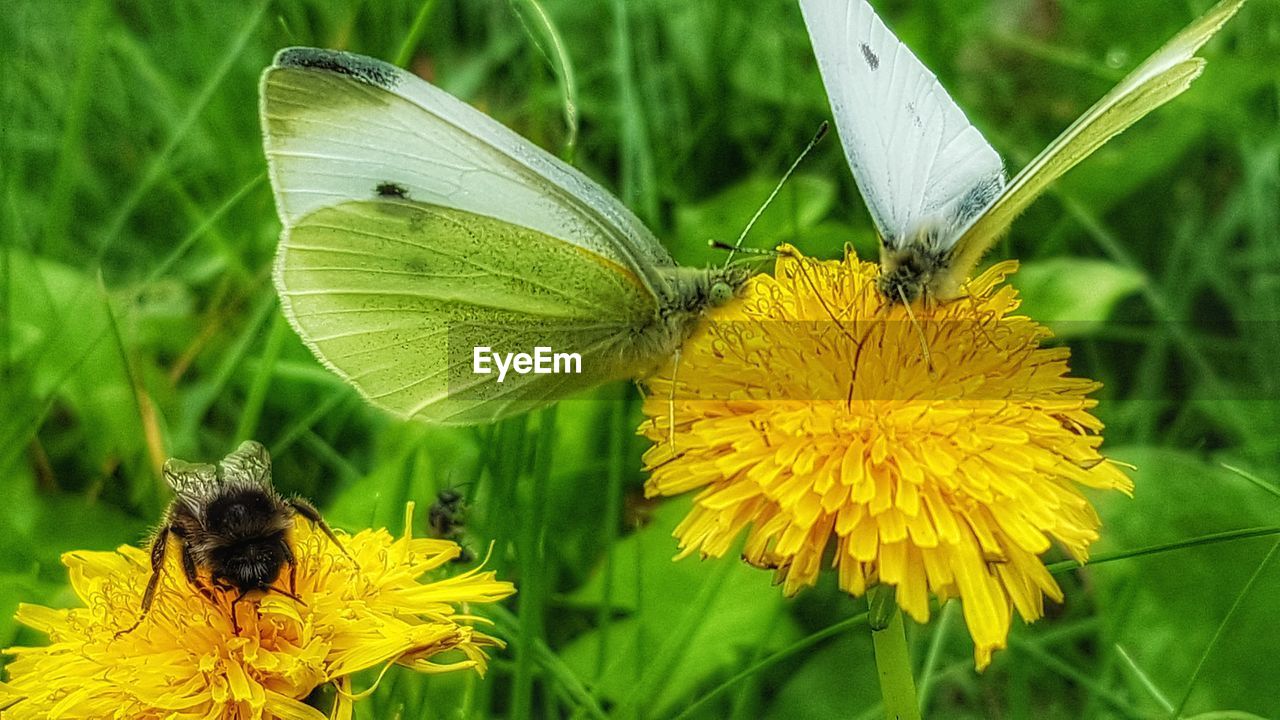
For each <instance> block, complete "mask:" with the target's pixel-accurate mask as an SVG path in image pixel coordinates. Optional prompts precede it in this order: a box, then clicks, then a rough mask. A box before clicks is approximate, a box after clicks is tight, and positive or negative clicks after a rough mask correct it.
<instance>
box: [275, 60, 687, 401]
mask: <svg viewBox="0 0 1280 720" xmlns="http://www.w3.org/2000/svg"><path fill="white" fill-rule="evenodd" d="M261 95H262V97H261V101H262V126H263V136H264V141H263V142H264V146H265V150H266V155H267V160H268V165H269V170H270V177H271V184H272V188H273V190H274V192H275V197H276V206H277V208H278V211H279V214H280V218H281V221H282V222H283V224H284V232H283V234H282V237H281V241H280V247H279V252H278V255H277V259H276V273H275V283H276V289H277V291H278V292H279V294H280V297H281V300H282V304H283V309H284V313H285V315H286V317H287V318H288V319H289V321H290V323H291V324H292V325H293V327H294V328H295V329H296V330H297V332H298V334H299V335H300V336H301V337H302V339H303V341H304V342H306V344H307V345H308V346H309V347H310V348H311V349H312V351H313V352H315V354H316V356H317V357H318V358H319V359H320V360H321V361H322V362H323V363H324V364H325V365H327V366H328V367H330V368H331V369H332V370H334V371H335V372H337V373H338V374H339V375H340V376H342V377H343V378H345V379H346V380H347V381H349V382H350V383H352V384H353V385H355V386H356V388H357V389H359V390H360V392H361V393H363V394H364V395H365V396H366V397H367V398H368V399H369V400H370V401H372V402H373V403H375V404H377V405H379V406H382V407H384V408H386V409H388V410H391V411H393V412H395V413H397V414H399V415H401V416H405V417H413V416H417V417H421V418H424V419H427V420H430V421H434V422H441V423H475V422H484V421H489V420H494V419H497V418H500V417H503V416H505V415H509V414H514V413H517V412H521V411H523V410H528V409H530V408H532V407H536V406H538V405H541V404H544V403H548V402H551V401H554V400H556V399H559V398H560V397H563V396H564V395H567V394H569V393H571V392H572V391H574V390H575V389H578V388H582V387H588V386H591V385H595V384H598V383H600V382H603V381H605V380H609V379H613V378H617V377H633V376H635V375H638V374H641V373H642V372H643V371H644V370H646V369H648V366H649V365H652V364H654V363H656V361H657V360H660V359H662V358H663V357H665V356H666V354H667V353H669V352H670V351H671V349H672V347H673V343H674V342H676V341H677V340H676V339H675V336H674V335H673V334H672V332H670V331H669V330H668V329H667V328H666V327H665V326H664V323H663V317H664V316H665V314H664V313H663V312H662V311H660V307H659V306H660V304H661V303H662V302H664V300H661V299H671V298H675V299H679V298H680V297H681V289H682V288H681V287H680V286H679V285H678V280H679V277H680V272H681V269H680V268H677V267H676V266H675V264H674V262H673V261H672V260H671V258H670V256H669V255H668V254H667V253H666V251H665V250H664V249H663V248H662V247H661V245H659V244H658V242H657V240H656V239H655V238H654V237H653V235H652V234H650V233H649V231H648V230H647V229H645V227H644V226H643V225H642V224H641V223H640V222H639V220H637V219H636V218H635V216H634V215H632V214H631V213H630V212H629V211H628V210H627V209H626V208H625V207H623V206H622V204H621V203H619V202H618V201H617V200H616V199H614V198H613V197H612V196H611V195H610V194H609V193H608V192H606V191H605V190H604V189H603V188H601V187H600V186H599V185H597V184H596V183H594V182H592V181H591V180H590V179H588V178H587V177H586V176H584V175H583V174H582V173H580V172H578V171H577V170H575V169H573V168H571V167H569V166H568V165H566V164H565V163H563V162H561V161H560V160H558V159H556V158H554V157H552V156H551V155H549V154H548V153H546V152H544V151H543V150H541V149H539V148H537V147H535V146H534V145H532V144H530V143H529V142H528V141H526V140H524V139H522V138H521V137H519V136H518V135H516V134H515V133H513V132H512V131H510V130H508V129H507V128H505V127H503V126H502V125H501V124H499V123H498V122H496V121H494V120H493V119H491V118H489V117H488V116H486V115H484V114H483V113H481V112H479V111H478V110H475V109H474V108H472V107H470V106H468V105H467V104H465V103H463V102H461V101H460V100H457V99H455V98H454V97H452V96H451V95H449V94H448V93H446V92H444V91H443V90H440V89H438V88H436V87H433V86H432V85H430V84H428V83H427V82H425V81H424V80H421V79H419V78H418V77H416V76H414V75H412V74H409V73H407V72H405V71H403V70H400V69H399V68H396V67H393V66H391V65H387V64H386V63H383V62H380V61H378V60H373V59H371V58H365V57H361V56H358V55H352V54H349V53H342V52H335V51H330V50H316V49H310V48H291V49H287V50H283V51H281V52H280V53H279V54H277V56H276V60H275V63H274V64H273V65H272V66H271V67H270V68H268V69H267V70H266V72H265V73H264V74H263V79H262V87H261ZM476 347H488V348H490V351H489V352H491V353H495V354H498V355H499V356H501V355H503V354H505V353H534V352H536V349H537V348H538V347H543V348H549V350H548V352H551V353H564V354H576V355H578V356H579V358H580V360H579V362H580V363H581V368H580V372H578V373H573V372H572V369H570V370H567V371H564V370H563V369H562V371H561V372H556V373H547V374H543V373H536V372H535V373H531V374H527V375H520V374H516V373H514V372H512V373H509V374H508V375H507V376H506V377H503V378H502V379H501V382H499V378H498V372H497V371H496V368H495V369H494V370H495V371H494V372H491V373H489V374H484V373H476V372H475V368H474V362H475V358H474V356H473V353H474V352H475V348H476ZM565 362H566V363H569V362H571V361H570V360H568V359H566V360H565ZM491 367H492V366H491Z"/></svg>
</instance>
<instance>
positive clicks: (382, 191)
mask: <svg viewBox="0 0 1280 720" xmlns="http://www.w3.org/2000/svg"><path fill="white" fill-rule="evenodd" d="M373 192H374V194H375V195H377V196H378V197H383V198H401V199H407V198H408V197H409V190H408V189H407V188H405V186H403V185H401V184H400V183H394V182H390V181H383V182H380V183H378V184H377V186H376V187H374V188H373Z"/></svg>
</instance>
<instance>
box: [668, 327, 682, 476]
mask: <svg viewBox="0 0 1280 720" xmlns="http://www.w3.org/2000/svg"><path fill="white" fill-rule="evenodd" d="M679 374H680V348H678V347H677V348H676V361H675V364H674V365H673V366H672V368H671V391H670V392H668V393H667V446H668V447H670V448H671V451H672V452H675V449H676V376H677V375H679Z"/></svg>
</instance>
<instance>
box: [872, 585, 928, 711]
mask: <svg viewBox="0 0 1280 720" xmlns="http://www.w3.org/2000/svg"><path fill="white" fill-rule="evenodd" d="M872 592H873V593H874V595H873V597H872V600H871V602H872V607H873V611H872V615H880V616H881V617H884V618H885V621H886V622H884V623H874V622H873V623H872V624H871V643H872V645H874V646H875V651H876V673H877V674H878V675H879V676H880V695H881V696H882V697H883V698H884V716H885V718H887V720H920V706H919V704H918V703H917V702H916V683H915V679H914V678H913V677H912V676H911V656H910V655H909V654H908V652H907V633H906V630H905V629H904V628H903V625H902V611H900V610H898V607H897V604H896V603H894V600H893V589H892V588H889V587H885V586H881V587H880V588H878V589H877V590H874V591H872ZM877 606H880V607H879V608H877ZM886 606H887V607H886ZM881 608H883V609H885V610H888V612H883V611H882V612H876V610H877V609H881Z"/></svg>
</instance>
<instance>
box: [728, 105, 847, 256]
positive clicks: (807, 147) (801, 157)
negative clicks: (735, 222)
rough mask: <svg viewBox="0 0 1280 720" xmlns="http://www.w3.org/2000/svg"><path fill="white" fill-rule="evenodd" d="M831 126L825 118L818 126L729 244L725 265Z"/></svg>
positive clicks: (739, 249)
mask: <svg viewBox="0 0 1280 720" xmlns="http://www.w3.org/2000/svg"><path fill="white" fill-rule="evenodd" d="M830 128H831V123H829V122H827V121H826V120H823V121H822V124H821V125H819V126H818V132H816V133H814V134H813V138H812V139H811V140H809V144H808V145H805V146H804V150H802V151H800V154H799V155H798V156H796V159H795V161H794V162H792V163H791V167H789V168H787V171H786V172H785V173H783V174H782V179H781V180H779V181H778V184H777V185H775V186H774V187H773V192H771V193H769V197H767V198H765V201H764V204H762V205H761V206H760V209H758V210H756V214H755V215H752V216H751V221H750V222H748V223H747V226H746V227H744V228H742V233H741V234H739V235H738V240H737V241H736V242H734V243H733V245H732V246H729V258H728V259H727V260H725V261H724V266H725V267H729V263H730V262H731V261H732V260H733V256H734V254H735V253H737V252H739V251H742V250H743V248H742V241H743V240H745V239H746V238H747V233H749V232H751V228H752V226H754V225H755V224H756V221H757V220H759V219H760V216H761V215H763V214H764V211H765V209H767V208H768V207H769V203H771V202H773V199H774V198H775V197H777V196H778V193H779V192H781V191H782V186H783V185H784V184H786V182H787V179H788V178H790V177H791V173H793V172H795V171H796V168H797V167H798V166H799V165H800V162H801V161H802V160H804V158H805V156H806V155H808V154H809V151H810V150H812V149H813V147H814V146H815V145H817V144H818V142H819V141H820V140H822V138H823V137H825V136H826V134H827V130H829V129H830ZM714 244H715V243H713V245H714ZM721 246H722V245H716V247H721Z"/></svg>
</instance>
